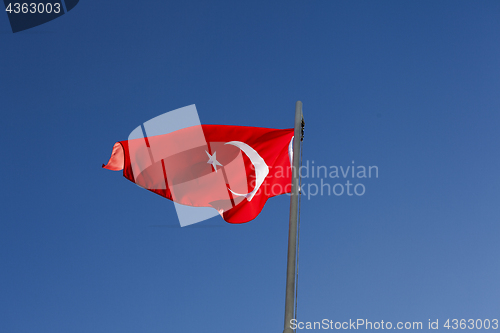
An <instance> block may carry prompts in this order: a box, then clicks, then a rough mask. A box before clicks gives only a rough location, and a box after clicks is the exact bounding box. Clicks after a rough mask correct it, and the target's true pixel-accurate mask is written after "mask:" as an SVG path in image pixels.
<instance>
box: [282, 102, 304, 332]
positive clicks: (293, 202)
mask: <svg viewBox="0 0 500 333" xmlns="http://www.w3.org/2000/svg"><path fill="white" fill-rule="evenodd" d="M303 127H304V116H303V114H302V102H301V101H297V103H296V104H295V131H294V139H293V168H292V193H291V195H290V222H289V230H288V261H287V268H286V297H285V328H284V330H283V333H293V330H292V329H291V328H290V322H291V320H292V319H294V318H295V313H294V305H295V276H296V267H295V265H296V253H297V208H298V206H299V195H300V193H299V190H300V189H299V177H300V175H299V165H300V155H301V154H300V142H301V140H302V129H303Z"/></svg>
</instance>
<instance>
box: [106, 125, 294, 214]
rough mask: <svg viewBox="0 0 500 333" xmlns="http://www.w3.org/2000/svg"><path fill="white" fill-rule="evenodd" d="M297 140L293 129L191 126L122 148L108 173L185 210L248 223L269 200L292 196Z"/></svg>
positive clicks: (135, 140) (132, 141)
mask: <svg viewBox="0 0 500 333" xmlns="http://www.w3.org/2000/svg"><path fill="white" fill-rule="evenodd" d="M138 129H139V131H141V129H140V127H139V128H138ZM141 133H142V132H141ZM292 139H293V129H282V130H279V129H269V128H259V127H243V126H226V125H200V126H191V127H187V128H182V129H179V130H176V131H173V132H171V133H168V134H162V135H153V136H145V135H144V136H143V135H142V134H139V135H136V136H135V138H134V136H132V138H129V140H126V141H120V142H117V143H116V144H115V145H114V147H113V151H112V154H111V158H110V160H109V162H108V163H107V164H106V165H103V167H104V168H106V169H109V170H116V171H118V170H123V175H124V177H125V178H127V179H128V180H130V181H132V182H134V183H136V184H137V185H139V186H141V187H143V188H145V189H147V190H149V191H151V192H154V193H156V194H158V195H161V196H163V197H165V198H167V199H170V200H172V201H174V202H176V203H179V204H181V205H186V206H193V207H213V208H215V209H216V210H217V211H218V212H219V213H220V214H221V216H222V217H223V218H224V220H225V221H227V222H229V223H244V222H248V221H250V220H252V219H254V218H255V217H256V216H257V215H258V214H259V213H260V211H261V210H262V208H263V207H264V205H265V203H266V201H267V199H268V198H270V197H273V196H276V195H280V194H284V193H290V192H291V162H290V161H291V160H292V151H291V147H292V141H293V140H292Z"/></svg>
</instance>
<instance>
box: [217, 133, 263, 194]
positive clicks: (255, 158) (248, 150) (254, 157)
mask: <svg viewBox="0 0 500 333" xmlns="http://www.w3.org/2000/svg"><path fill="white" fill-rule="evenodd" d="M225 145H233V146H236V147H238V148H240V149H241V151H243V152H244V153H245V154H246V155H247V156H248V158H249V159H250V162H252V164H253V165H254V167H255V178H256V179H255V188H254V189H253V191H252V192H250V193H247V194H240V193H236V192H233V191H231V189H230V188H229V189H228V190H229V191H231V193H233V194H234V195H238V196H240V197H245V198H247V200H248V201H251V200H252V198H253V196H254V195H255V193H257V191H258V190H259V188H260V186H261V185H262V183H263V182H264V179H266V177H267V175H268V174H269V167H268V166H267V164H266V161H264V159H263V158H262V157H260V155H259V153H257V152H256V151H255V149H253V148H252V147H250V146H249V145H247V144H246V143H244V142H241V141H231V142H226V143H225Z"/></svg>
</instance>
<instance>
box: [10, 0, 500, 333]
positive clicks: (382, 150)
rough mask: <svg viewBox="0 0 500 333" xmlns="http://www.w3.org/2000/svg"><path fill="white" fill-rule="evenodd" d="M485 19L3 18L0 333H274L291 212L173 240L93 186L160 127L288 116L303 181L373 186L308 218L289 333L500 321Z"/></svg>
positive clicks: (317, 12) (321, 12)
mask: <svg viewBox="0 0 500 333" xmlns="http://www.w3.org/2000/svg"><path fill="white" fill-rule="evenodd" d="M499 17H500V2H498V1H482V2H473V1H418V2H417V1H404V2H403V1H378V2H375V1H356V2H351V1H342V2H341V1H280V2H269V1H267V2H255V1H253V2H238V1H236V2H235V1H231V2H229V1H228V2H207V1H179V2H172V1H165V2H155V3H138V2H135V1H106V2H97V1H83V0H82V1H80V3H79V4H78V5H77V6H76V7H75V8H74V9H73V10H72V11H71V12H69V13H68V14H66V15H63V16H62V17H60V18H58V19H56V20H54V21H51V22H48V23H46V24H44V25H41V26H38V27H35V28H33V29H30V30H26V31H24V32H19V33H16V34H13V33H12V32H11V30H10V26H9V23H8V19H7V15H6V14H4V15H0V39H1V50H0V101H1V102H0V103H1V104H0V109H1V115H2V130H1V131H0V139H1V140H2V153H3V156H4V157H3V159H2V163H1V164H2V166H1V170H2V174H3V181H2V191H1V192H0V193H1V197H0V199H1V201H0V202H1V216H2V219H1V222H0V267H1V269H0V300H1V301H0V331H1V332H16V333H17V332H30V333H32V332H120V333H125V332H126V333H128V332H200V331H202V332H242V333H244V332H281V331H282V326H283V315H284V295H285V272H286V249H287V247H286V246H287V233H288V209H289V197H287V196H282V197H277V198H273V199H271V200H269V201H268V203H267V205H266V206H265V208H264V210H263V211H262V213H261V214H260V215H259V217H258V218H257V219H255V220H254V221H252V222H249V223H247V224H244V225H229V224H227V223H225V222H224V221H223V220H222V219H221V218H217V217H216V218H213V219H210V220H208V221H205V222H202V223H200V224H198V225H195V226H192V227H187V228H180V227H178V221H177V216H176V213H175V209H174V206H173V204H172V203H171V202H169V201H167V200H165V199H163V198H161V197H159V196H156V195H154V194H152V193H149V192H147V191H143V190H140V189H139V188H137V186H135V185H134V184H132V183H130V182H129V181H127V180H126V179H125V178H123V177H122V176H121V174H120V173H119V172H111V171H108V170H104V169H101V164H102V163H105V162H106V161H107V159H108V158H109V155H110V153H111V148H112V146H113V144H114V143H115V142H116V141H119V140H124V139H126V138H127V137H128V135H129V133H130V131H131V130H133V129H134V128H135V127H137V126H138V125H139V124H141V123H143V122H145V121H147V120H149V119H151V118H153V117H155V116H157V115H160V114H162V113H164V112H167V111H170V110H173V109H177V108H180V107H183V106H186V105H190V104H196V106H197V109H198V113H199V115H200V119H201V122H202V123H205V124H227V125H244V126H260V127H273V128H289V127H292V126H293V117H294V108H295V102H296V101H297V100H301V101H302V102H303V103H304V116H305V119H306V132H305V140H304V146H303V148H304V150H303V158H304V161H306V160H309V161H310V163H312V161H314V163H315V165H326V166H332V165H335V166H343V167H347V166H349V165H352V161H354V162H355V165H364V166H373V165H376V166H378V169H379V177H378V178H373V177H372V178H371V179H350V178H348V179H349V180H350V181H351V183H352V182H354V183H358V182H361V183H363V184H364V186H365V188H366V193H365V194H364V195H363V196H355V195H354V196H347V195H342V196H335V195H330V196H327V195H324V196H314V197H311V198H310V199H309V200H308V199H307V198H303V199H302V209H301V216H302V219H301V240H300V278H299V293H298V299H299V304H298V318H299V320H302V321H320V320H322V319H324V318H328V319H330V320H333V321H348V320H349V319H352V320H355V319H358V318H363V319H368V320H370V321H373V322H375V321H381V320H384V321H392V322H393V323H396V322H398V321H402V322H406V321H411V322H413V321H421V322H423V323H424V328H426V327H427V326H426V325H427V323H428V319H431V320H432V321H435V320H436V319H439V324H440V330H441V329H442V327H441V326H442V324H443V323H444V322H445V321H446V319H448V318H450V319H453V318H457V319H462V318H464V319H470V318H473V319H487V318H489V319H494V318H497V319H499V318H498V316H499V315H498V314H499V310H500V305H499V302H498V300H499V299H500V291H499V290H500V289H499V288H498V281H500V267H499V265H498V261H499V253H500V244H499V242H498V239H499V236H500V224H499V221H500V205H499V200H500V193H499V188H500V176H499V172H498V166H499V165H500V155H499V153H498V142H499V139H500V131H499V130H498V128H499V126H500V112H499V110H500V94H499V93H498V92H499V91H500V43H499V41H500V20H499V19H498V18H499ZM346 180H347V179H343V178H340V179H325V180H324V181H325V182H328V183H329V184H331V185H334V184H336V183H345V182H346ZM319 182H320V179H304V183H305V184H318V183H319Z"/></svg>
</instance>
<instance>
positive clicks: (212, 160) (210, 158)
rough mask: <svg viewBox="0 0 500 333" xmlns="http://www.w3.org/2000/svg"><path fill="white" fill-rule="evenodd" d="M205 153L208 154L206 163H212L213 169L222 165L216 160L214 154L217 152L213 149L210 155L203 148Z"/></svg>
mask: <svg viewBox="0 0 500 333" xmlns="http://www.w3.org/2000/svg"><path fill="white" fill-rule="evenodd" d="M205 153H207V155H208V162H207V163H208V164H212V166H213V167H214V169H215V172H217V166H218V165H220V166H223V165H222V164H220V163H219V161H217V157H215V154H217V152H216V151H215V152H214V154H213V155H210V154H209V153H208V151H206V150H205Z"/></svg>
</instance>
